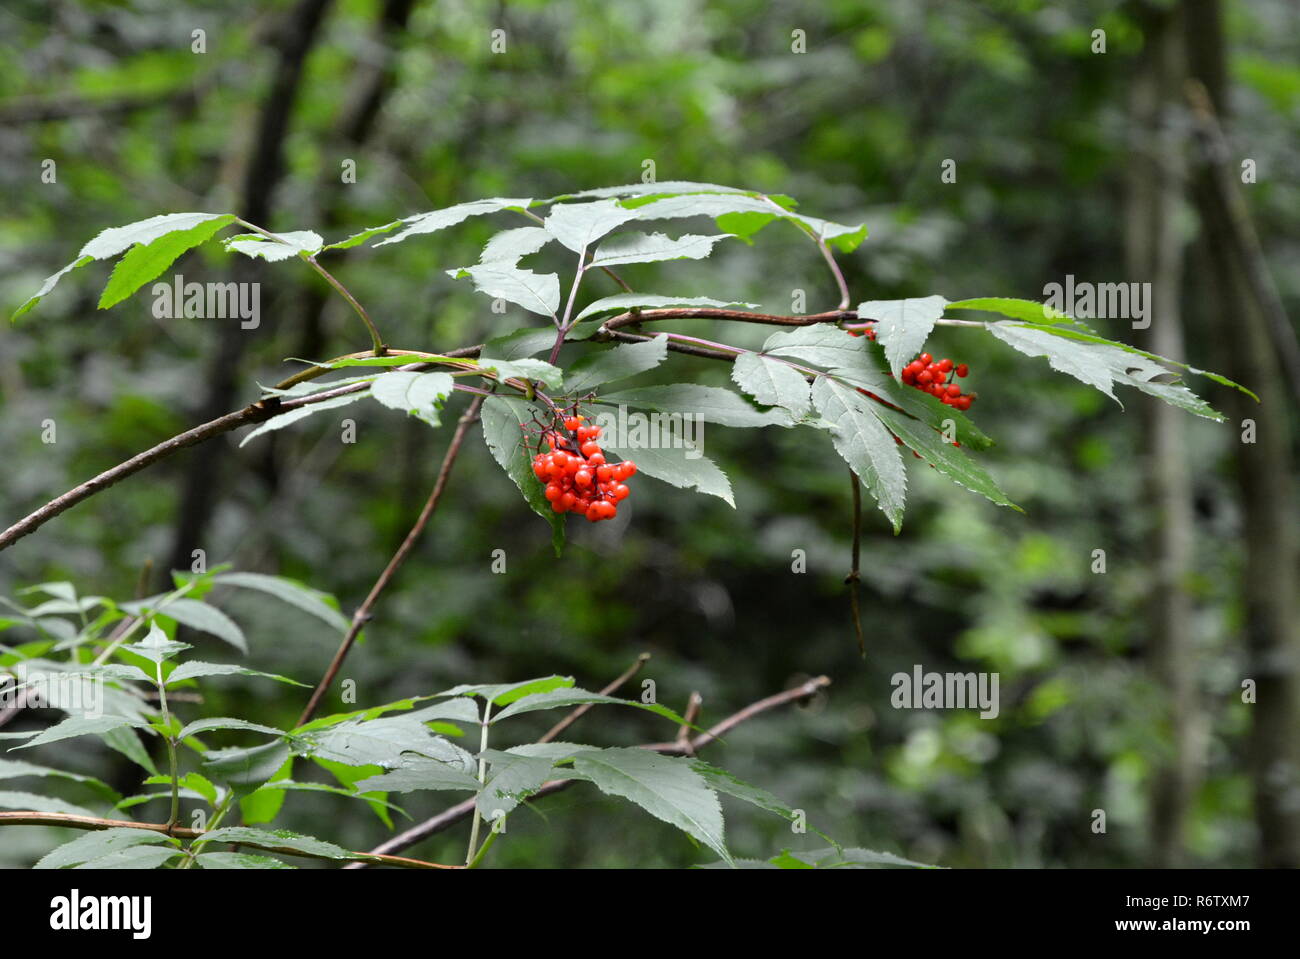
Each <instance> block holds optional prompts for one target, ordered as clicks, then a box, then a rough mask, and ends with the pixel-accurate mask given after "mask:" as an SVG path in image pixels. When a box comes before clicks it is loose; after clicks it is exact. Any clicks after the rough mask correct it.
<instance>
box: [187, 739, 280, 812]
mask: <svg viewBox="0 0 1300 959" xmlns="http://www.w3.org/2000/svg"><path fill="white" fill-rule="evenodd" d="M289 758H290V757H289V746H288V744H286V743H283V742H273V743H265V744H263V745H261V746H252V747H250V748H246V749H245V748H238V747H236V748H232V749H212V750H209V751H208V752H207V754H206V755H205V756H204V760H203V766H204V768H205V769H207V770H208V772H209V773H211V774H212V775H213V776H215V777H217V778H218V779H220V780H221V781H222V782H225V783H229V784H230V785H231V786H233V787H235V789H236V791H237V792H239V793H240V794H247V793H250V792H253V791H255V790H257V789H258V788H259V787H261V786H262V785H264V784H265V783H266V782H267V781H268V780H269V779H271V777H273V776H275V775H276V774H277V773H278V772H279V771H280V770H282V769H283V768H284V765H285V762H286V761H287V760H288V759H289ZM283 798H284V797H283V795H281V796H280V797H279V799H280V800H283Z"/></svg>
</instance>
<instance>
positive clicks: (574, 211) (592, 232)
mask: <svg viewBox="0 0 1300 959" xmlns="http://www.w3.org/2000/svg"><path fill="white" fill-rule="evenodd" d="M636 218H637V212H636V211H635V210H629V209H628V208H627V207H625V206H623V205H621V204H620V203H619V202H618V201H617V200H596V201H594V202H592V203H562V204H560V205H558V206H554V207H552V208H551V212H550V214H549V215H548V216H547V217H546V220H545V222H544V223H543V224H542V225H543V227H545V229H546V232H547V233H549V234H551V236H553V237H555V238H556V239H557V240H559V241H560V242H561V243H563V244H564V245H565V246H567V247H568V248H569V249H570V250H572V251H573V252H575V253H581V252H583V251H584V250H586V249H588V248H589V247H590V246H591V244H593V243H595V242H596V241H597V240H599V239H600V238H601V237H603V236H605V235H606V234H607V233H609V232H610V231H611V230H614V229H617V228H618V227H619V226H622V225H623V224H624V223H626V222H627V221H628V220H635V219H636Z"/></svg>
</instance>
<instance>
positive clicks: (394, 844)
mask: <svg viewBox="0 0 1300 959" xmlns="http://www.w3.org/2000/svg"><path fill="white" fill-rule="evenodd" d="M830 684H831V681H830V678H829V677H827V676H818V677H816V678H814V679H810V680H808V681H807V682H804V683H801V684H800V685H798V686H796V687H794V688H793V689H787V690H786V691H785V692H782V693H777V694H776V695H774V696H768V697H767V698H766V699H760V700H759V701H758V702H756V703H751V704H750V705H749V706H746V707H745V708H744V709H742V710H740V711H739V712H737V713H733V714H732V715H731V716H728V717H727V718H726V719H724V720H723V721H722V722H720V723H718V724H717V725H716V726H714V727H713V728H712V729H710V730H708V731H707V732H705V733H701V734H700V735H699V736H696V737H695V738H694V739H691V740H689V741H688V742H687V743H686V744H685V745H682V744H680V743H675V742H673V743H651V744H649V745H646V746H643V747H642V748H643V749H650V750H653V751H655V752H659V753H663V754H665V755H670V756H680V755H693V754H694V753H695V752H696V751H698V750H700V749H702V748H703V747H705V746H707V745H709V744H710V743H713V742H716V741H717V740H719V739H721V738H722V737H723V736H725V735H726V734H727V733H729V732H731V730H733V729H735V728H736V727H737V726H739V725H741V724H742V723H745V722H748V721H749V720H751V719H753V718H754V717H756V716H759V715H761V714H762V713H765V712H768V711H769V710H772V709H776V708H778V707H780V706H784V705H787V704H789V703H794V702H799V701H801V700H804V699H807V698H808V697H810V696H813V695H815V694H816V693H819V692H821V691H822V690H823V689H825V688H826V687H827V686H829V685H830ZM688 749H689V750H690V752H689V753H688V752H687V750H688ZM573 782H574V780H571V779H553V780H550V781H549V782H547V783H545V784H543V785H542V788H541V789H539V790H538V791H537V792H536V793H534V794H533V795H532V796H531V797H530V798H529V800H528V801H529V802H535V801H536V800H538V799H540V798H542V797H543V796H549V795H551V794H553V793H557V792H559V791H560V790H561V789H567V788H568V787H569V786H571V785H572V784H573ZM474 807H475V800H474V799H472V798H471V799H466V800H465V801H464V802H461V803H457V804H456V805H455V806H452V807H450V808H448V809H445V810H443V811H442V812H440V813H438V815H436V816H433V817H432V818H430V819H426V820H425V821H424V822H422V823H419V824H418V825H416V826H412V827H411V828H410V829H408V830H406V831H405V832H402V833H398V834H397V835H396V836H393V837H392V838H391V839H388V840H386V841H384V842H382V843H380V844H379V845H378V846H376V847H375V848H374V850H373V851H374V853H375V854H376V855H379V854H389V853H394V852H401V851H402V850H403V849H409V848H410V847H411V846H414V845H415V844H416V843H417V842H420V841H421V840H424V839H428V838H429V837H430V836H434V835H437V834H438V833H440V832H445V831H446V830H448V829H450V828H451V827H452V826H454V825H456V824H457V823H458V822H460V821H461V820H463V819H465V818H467V817H468V816H470V815H471V814H472V813H473V812H474ZM365 867H366V864H365V863H353V864H351V865H348V866H344V867H343V868H344V869H364V868H365Z"/></svg>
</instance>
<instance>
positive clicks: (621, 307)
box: [577, 293, 758, 320]
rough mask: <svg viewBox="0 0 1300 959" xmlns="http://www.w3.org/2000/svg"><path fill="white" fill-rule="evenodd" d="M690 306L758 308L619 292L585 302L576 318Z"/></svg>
mask: <svg viewBox="0 0 1300 959" xmlns="http://www.w3.org/2000/svg"><path fill="white" fill-rule="evenodd" d="M691 306H705V307H716V308H718V309H722V310H733V309H746V310H754V309H758V304H757V303H745V302H742V301H739V300H736V301H728V300H715V299H713V298H712V297H708V296H657V295H654V294H651V293H619V294H618V295H616V296H606V297H602V298H601V299H599V300H596V301H595V302H594V303H589V304H587V306H586V307H585V308H584V309H583V310H582V312H581V313H579V314H578V316H577V318H578V319H579V320H582V319H586V318H587V317H589V316H594V315H596V314H597V313H608V312H611V311H618V312H620V313H623V312H626V311H628V310H631V309H633V308H635V307H641V308H644V309H647V310H654V309H665V308H670V307H691Z"/></svg>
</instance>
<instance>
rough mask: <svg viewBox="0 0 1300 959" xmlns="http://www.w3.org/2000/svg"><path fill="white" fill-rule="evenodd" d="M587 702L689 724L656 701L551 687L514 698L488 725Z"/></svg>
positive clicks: (683, 724) (685, 724) (678, 723)
mask: <svg viewBox="0 0 1300 959" xmlns="http://www.w3.org/2000/svg"><path fill="white" fill-rule="evenodd" d="M588 703H594V704H601V705H610V706H634V707H635V708H637V709H644V710H646V711H647V712H651V713H654V714H655V715H656V716H662V717H663V718H664V719H667V720H669V721H670V722H673V723H676V724H677V725H678V726H689V725H690V723H688V722H687V721H686V720H685V719H683V718H682V717H681V716H679V715H677V713H675V712H673V711H672V710H671V709H669V708H668V707H667V706H660V705H659V704H658V703H642V702H637V701H636V700H633V699H620V698H619V697H617V696H607V695H605V694H604V693H593V692H590V691H588V690H586V689H576V688H568V689H553V690H550V691H548V692H544V693H533V694H532V695H529V696H524V697H523V698H521V699H517V700H515V701H514V702H513V703H511V704H510V705H508V706H506V707H505V709H503V710H501V712H499V713H497V714H496V715H495V716H493V717H491V720H490V723H489V724H490V725H492V724H495V723H496V722H498V721H499V720H502V719H509V718H510V717H511V716H517V715H519V714H521V713H531V712H536V711H537V710H539V709H559V708H561V707H563V706H582V705H586V704H588Z"/></svg>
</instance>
